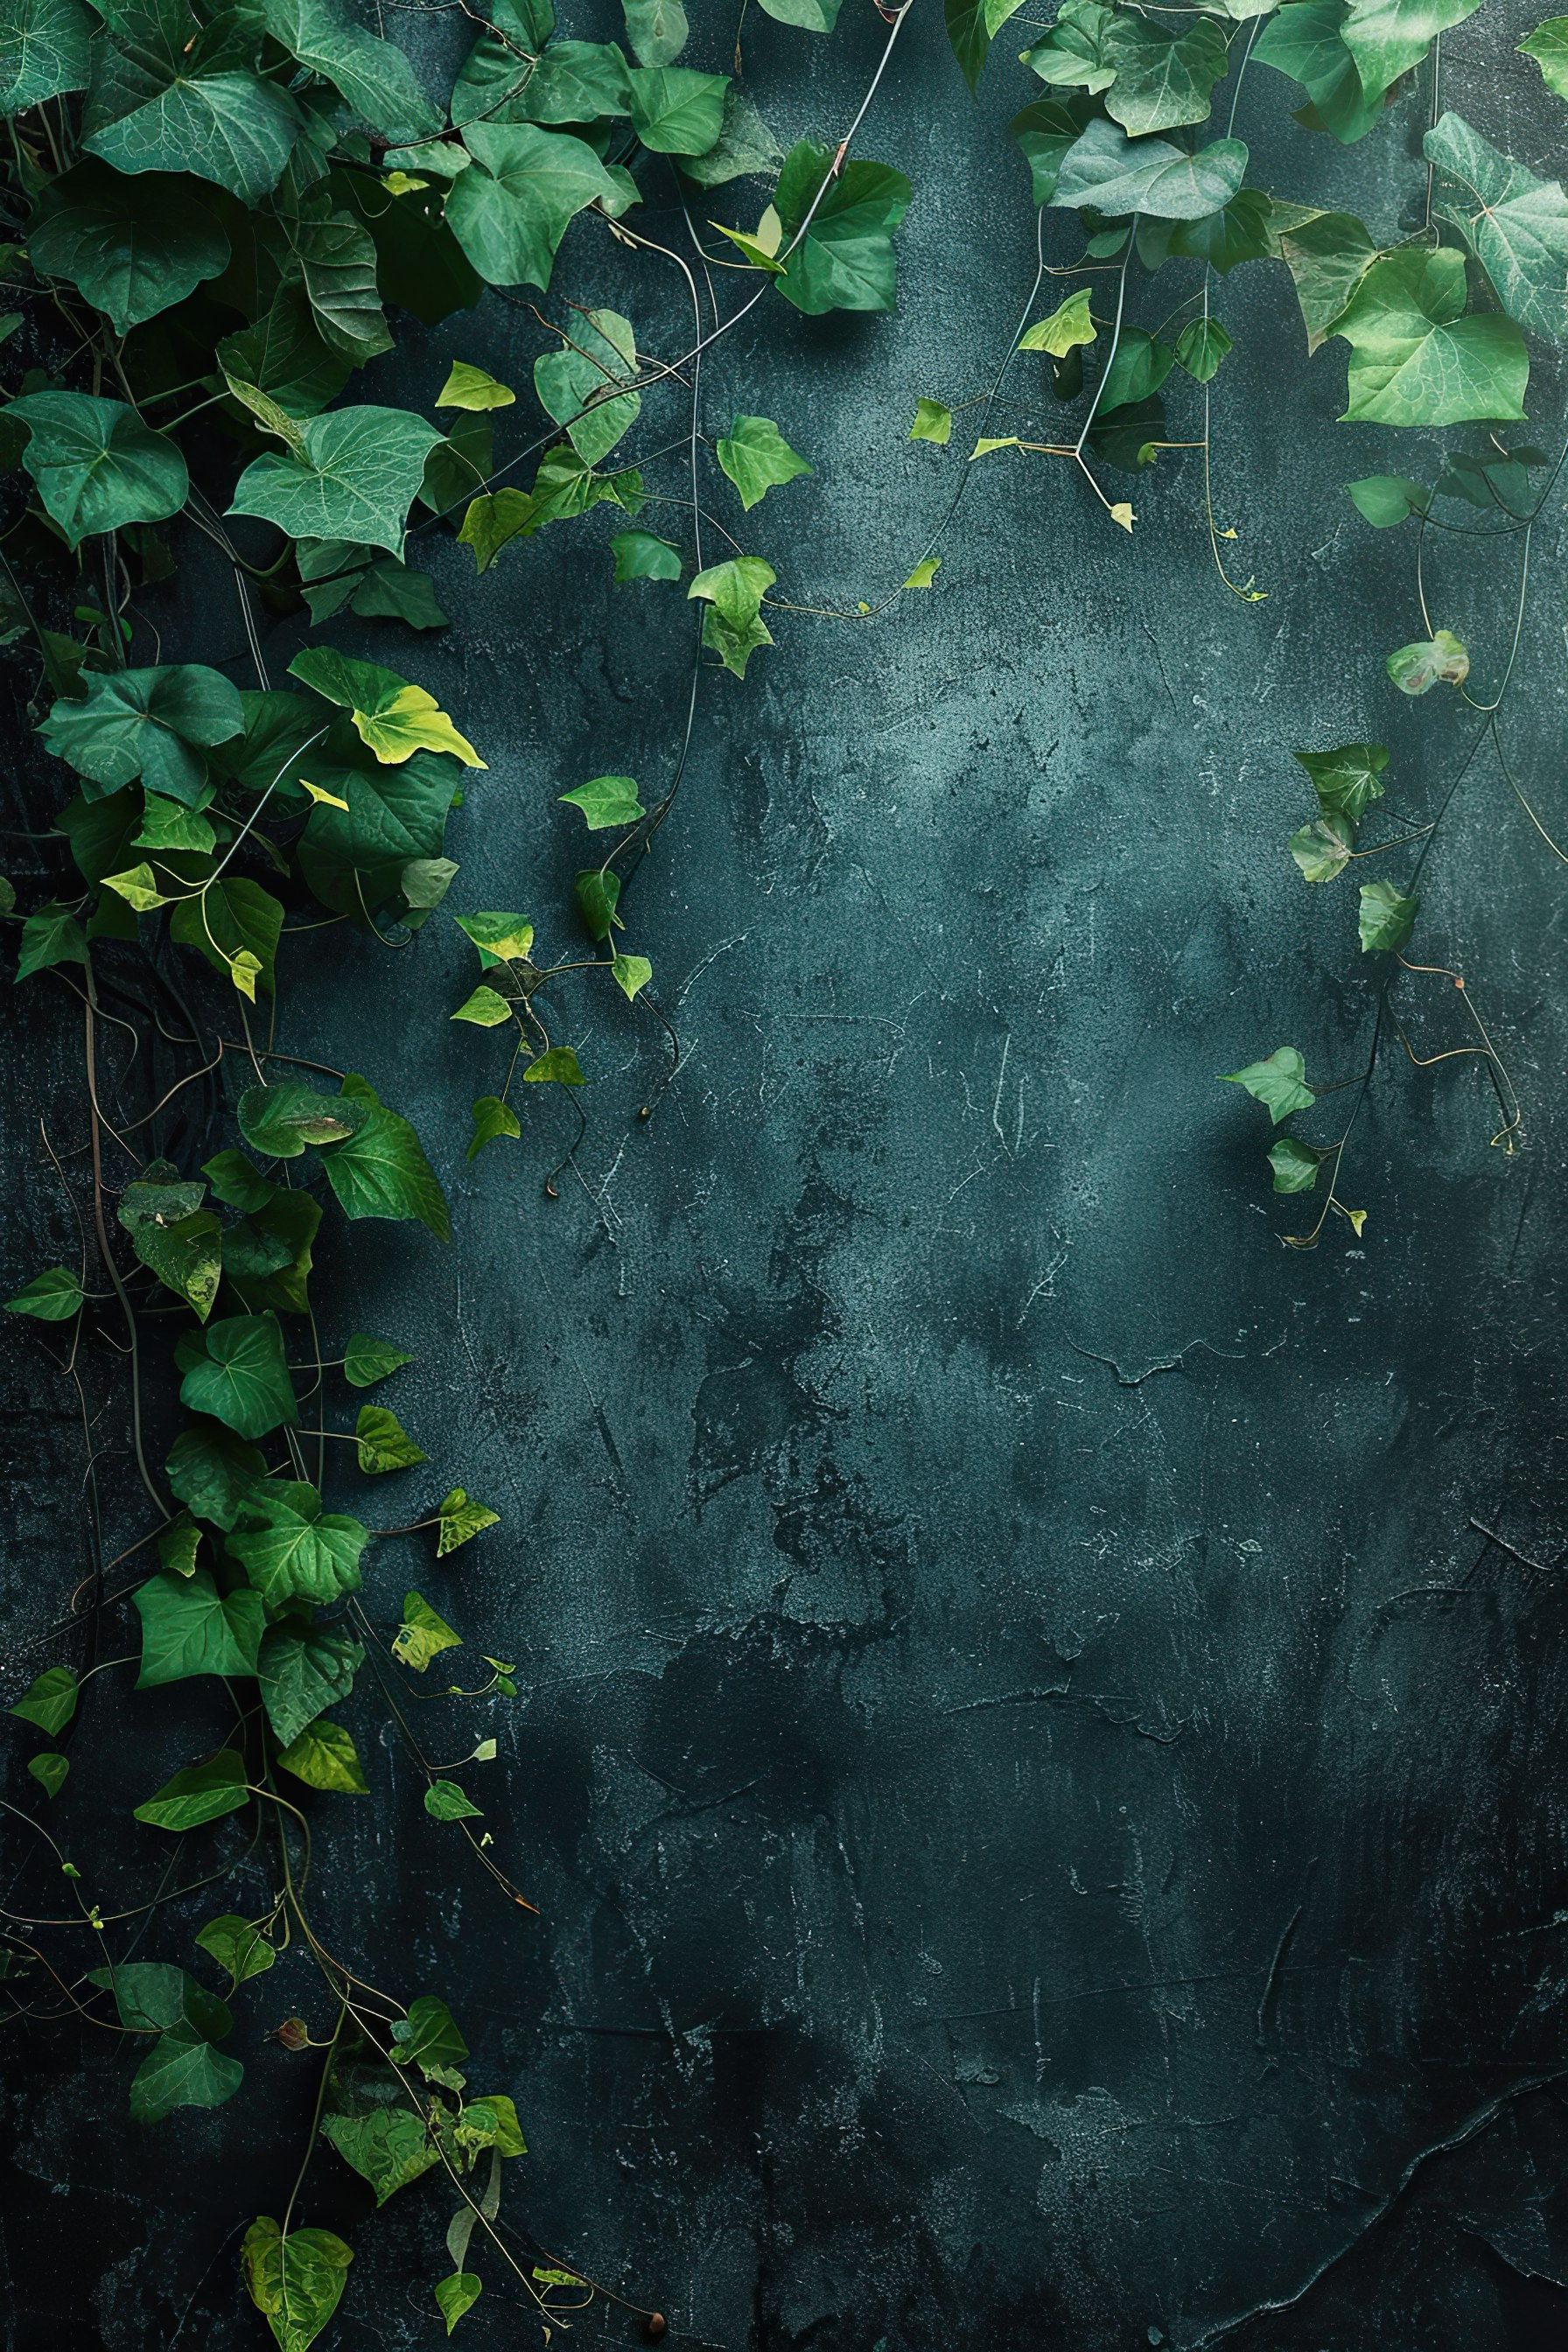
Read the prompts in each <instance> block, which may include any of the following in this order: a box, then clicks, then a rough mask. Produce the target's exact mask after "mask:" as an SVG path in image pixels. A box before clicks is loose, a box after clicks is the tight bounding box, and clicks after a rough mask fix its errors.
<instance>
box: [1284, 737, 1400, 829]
mask: <svg viewBox="0 0 1568 2352" xmlns="http://www.w3.org/2000/svg"><path fill="white" fill-rule="evenodd" d="M1290 756H1291V758H1292V759H1293V760H1299V761H1300V763H1301V765H1302V767H1303V768H1305V769H1306V771H1307V773H1308V775H1309V776H1310V778H1311V780H1312V789H1313V790H1314V792H1315V793H1317V795H1318V806H1319V807H1320V809H1321V811H1322V813H1323V814H1324V815H1325V816H1348V817H1349V818H1350V820H1351V822H1352V824H1360V823H1361V821H1362V818H1363V816H1364V815H1365V814H1366V811H1367V803H1369V802H1370V801H1378V800H1381V799H1382V798H1383V786H1382V785H1381V784H1380V783H1379V782H1378V781H1377V780H1378V778H1379V776H1381V775H1382V773H1383V772H1384V768H1386V767H1387V765H1388V753H1387V752H1386V751H1384V748H1383V745H1382V744H1381V743H1342V744H1341V746H1340V747H1339V749H1338V750H1337V751H1293V752H1292V753H1291V755H1290Z"/></svg>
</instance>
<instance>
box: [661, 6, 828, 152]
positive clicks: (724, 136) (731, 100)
mask: <svg viewBox="0 0 1568 2352" xmlns="http://www.w3.org/2000/svg"><path fill="white" fill-rule="evenodd" d="M623 5H624V0H623ZM652 5H654V6H656V7H657V6H659V5H668V0H652ZM804 5H808V6H809V5H815V0H804ZM833 6H834V13H835V14H837V0H833ZM682 22H684V18H683V19H682ZM632 46H633V47H634V48H635V47H637V41H636V37H635V35H634V37H633V43H632ZM638 54H639V56H640V55H641V52H640V51H639V52H638ZM642 62H643V64H644V65H648V66H651V65H660V64H663V63H665V62H666V60H665V59H663V58H651V57H645V58H642ZM783 161H784V149H783V148H782V147H781V146H780V145H779V142H778V141H777V140H776V139H775V138H774V137H773V132H772V131H770V130H769V129H768V126H767V124H766V123H765V122H764V121H763V118H762V116H761V115H760V114H759V113H758V111H757V110H756V108H755V107H754V106H753V105H752V101H751V100H750V99H749V98H747V97H746V96H745V95H744V93H743V92H742V90H741V89H739V88H738V87H737V85H736V84H735V83H733V82H731V85H730V87H729V89H727V90H726V91H725V92H724V120H723V122H722V124H721V128H720V131H719V136H718V138H717V140H716V141H715V142H714V143H713V145H712V146H711V147H710V149H709V150H708V152H707V153H706V154H705V155H682V156H681V157H680V158H679V166H680V169H681V171H682V172H683V173H685V174H686V177H687V178H688V179H689V180H695V181H696V183H697V184H698V186H699V187H700V188H719V187H723V186H724V185H726V184H728V182H730V181H731V180H743V179H748V178H750V177H752V175H753V174H754V173H764V172H765V173H767V175H768V176H769V178H770V179H771V178H772V176H773V173H775V172H776V171H777V170H778V167H779V165H780V164H781V163H783Z"/></svg>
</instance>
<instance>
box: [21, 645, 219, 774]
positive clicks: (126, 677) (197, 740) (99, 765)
mask: <svg viewBox="0 0 1568 2352" xmlns="http://www.w3.org/2000/svg"><path fill="white" fill-rule="evenodd" d="M244 724H245V713H244V709H243V707H242V705H241V703H240V698H239V693H238V689H237V688H236V687H234V686H231V685H230V683H229V681H228V679H227V678H226V677H224V675H223V673H222V672H221V670H216V669H208V668H207V667H205V666H204V665H203V664H201V663H199V662H178V663H174V664H172V665H171V666H170V667H167V668H162V669H122V670H116V671H113V672H111V673H110V675H109V676H108V677H95V678H94V679H93V680H92V681H91V683H90V685H89V688H88V691H87V694H86V696H85V697H84V698H82V699H81V700H80V701H77V702H66V701H61V702H57V703H56V704H55V706H54V708H53V709H52V710H51V711H50V712H49V715H48V718H47V720H46V721H45V723H44V726H43V728H42V729H41V730H40V732H41V733H42V736H43V739H44V741H45V742H46V744H47V746H48V748H49V750H50V751H53V752H54V753H55V754H56V756H57V758H58V759H61V760H65V761H68V762H69V764H70V765H71V766H72V767H73V768H74V769H75V770H76V771H77V773H78V774H79V775H81V776H85V777H86V778H87V779H88V781H89V784H90V785H94V786H96V787H97V788H98V791H97V793H96V794H94V793H89V798H92V797H101V796H102V794H103V793H107V792H113V791H115V790H117V789H118V788H119V787H120V786H121V785H122V784H129V783H132V782H135V780H136V778H137V777H139V776H140V777H141V778H142V780H143V781H144V782H145V783H146V786H147V788H148V789H149V791H152V792H154V793H162V794H163V796H164V797H165V798H166V799H169V800H174V801H180V802H183V803H184V804H185V805H187V806H189V805H191V804H192V803H195V800H196V799H197V797H198V795H199V794H200V792H201V789H202V786H203V784H204V783H205V781H206V761H205V759H204V758H203V756H202V752H203V750H204V749H205V747H206V746H207V745H209V744H214V743H222V742H226V741H227V740H228V739H229V738H230V737H232V736H236V735H238V734H239V733H240V732H241V730H242V729H243V727H244Z"/></svg>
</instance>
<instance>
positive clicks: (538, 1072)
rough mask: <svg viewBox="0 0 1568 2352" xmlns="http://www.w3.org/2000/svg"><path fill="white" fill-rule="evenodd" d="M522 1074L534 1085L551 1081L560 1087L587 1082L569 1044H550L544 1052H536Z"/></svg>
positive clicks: (577, 1085) (581, 1085) (574, 1085)
mask: <svg viewBox="0 0 1568 2352" xmlns="http://www.w3.org/2000/svg"><path fill="white" fill-rule="evenodd" d="M522 1075H523V1076H524V1077H525V1078H531V1079H532V1080H533V1081H534V1083H535V1084H536V1085H537V1084H540V1083H541V1082H543V1083H546V1084H548V1083H550V1082H552V1081H553V1083H554V1084H555V1085H556V1086H561V1087H585V1086H586V1085H587V1083H588V1081H587V1079H586V1078H585V1077H584V1075H583V1066H582V1064H581V1063H580V1062H579V1061H578V1059H577V1056H576V1055H575V1054H574V1051H573V1049H572V1047H571V1046H570V1045H551V1046H549V1047H548V1048H547V1049H546V1051H545V1052H544V1053H542V1054H536V1055H534V1057H533V1059H532V1061H531V1062H530V1063H529V1065H528V1067H527V1068H526V1069H525V1070H524V1071H523V1074H522Z"/></svg>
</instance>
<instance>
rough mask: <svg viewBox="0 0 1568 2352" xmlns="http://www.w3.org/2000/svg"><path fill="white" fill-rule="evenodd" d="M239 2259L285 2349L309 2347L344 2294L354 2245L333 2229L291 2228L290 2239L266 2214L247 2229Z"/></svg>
mask: <svg viewBox="0 0 1568 2352" xmlns="http://www.w3.org/2000/svg"><path fill="white" fill-rule="evenodd" d="M239 2259H240V2267H241V2269H242V2271H243V2272H244V2274H245V2284H246V2285H247V2288H248V2289H249V2291H250V2300H251V2301H252V2303H253V2304H254V2305H256V2308H257V2309H258V2311H259V2312H260V2314H261V2315H262V2317H263V2318H264V2319H265V2320H266V2322H267V2325H268V2327H270V2328H271V2330H272V2333H273V2335H274V2336H275V2337H276V2338H277V2341H278V2346H279V2352H309V2347H310V2346H311V2345H312V2344H313V2343H314V2342H315V2340H316V2338H317V2336H319V2335H320V2334H321V2330H322V2328H323V2327H325V2326H326V2324H327V2322H328V2320H329V2319H331V2315H332V2314H333V2312H334V2311H336V2309H337V2307H338V2305H339V2303H340V2301H341V2300H342V2292H343V2279H344V2273H345V2272H346V2271H347V2269H348V2266H349V2264H350V2263H352V2262H353V2251H352V2249H351V2248H350V2247H348V2246H345V2245H344V2243H343V2242H342V2239H341V2238H338V2237H334V2236H333V2234H332V2232H331V2230H290V2231H289V2235H288V2237H287V2239H285V2238H284V2235H283V2232H282V2231H281V2230H279V2227H278V2224H277V2222H276V2221H273V2220H272V2218H271V2216H270V2215H269V2214H263V2215H262V2217H261V2219H260V2220H259V2221H253V2222H252V2223H251V2225H250V2227H249V2229H248V2230H247V2231H246V2233H245V2242H244V2244H243V2245H242V2246H241V2248H240V2253H239Z"/></svg>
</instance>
